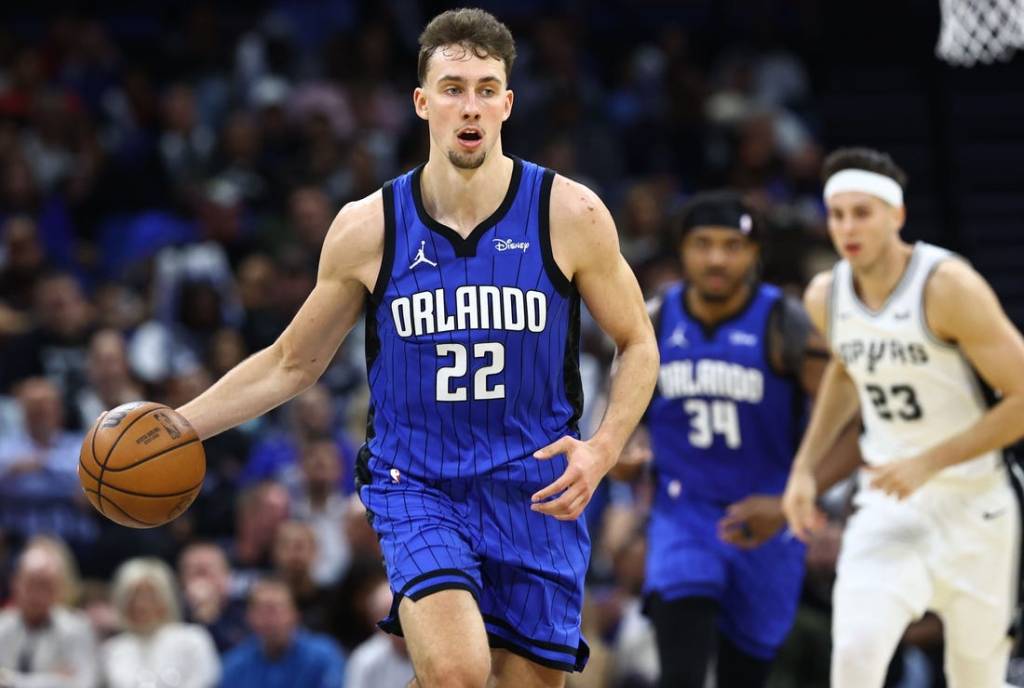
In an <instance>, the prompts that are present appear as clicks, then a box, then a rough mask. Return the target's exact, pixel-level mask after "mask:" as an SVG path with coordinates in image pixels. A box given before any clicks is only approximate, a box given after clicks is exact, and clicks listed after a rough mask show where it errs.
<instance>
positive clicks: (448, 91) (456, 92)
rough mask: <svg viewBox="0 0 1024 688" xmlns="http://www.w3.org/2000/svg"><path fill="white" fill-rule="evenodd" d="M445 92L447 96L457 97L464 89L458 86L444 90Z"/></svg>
mask: <svg viewBox="0 0 1024 688" xmlns="http://www.w3.org/2000/svg"><path fill="white" fill-rule="evenodd" d="M444 92H445V94H446V95H449V96H457V95H459V94H460V93H462V89H460V88H459V87H458V86H449V87H448V88H446V89H445V90H444Z"/></svg>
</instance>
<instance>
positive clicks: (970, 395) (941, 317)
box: [783, 148, 1024, 688]
mask: <svg viewBox="0 0 1024 688" xmlns="http://www.w3.org/2000/svg"><path fill="white" fill-rule="evenodd" d="M824 177H825V179H826V180H827V181H826V184H825V203H826V205H827V206H828V226H829V232H830V234H831V235H832V241H833V242H834V243H835V247H836V249H837V250H838V251H839V253H840V255H841V257H842V260H841V261H840V262H839V263H837V264H836V266H835V267H834V268H833V269H832V270H831V271H830V272H827V273H822V274H820V275H818V276H817V277H816V278H815V279H814V280H813V281H812V283H811V284H810V286H809V287H808V288H807V292H806V294H805V296H804V300H805V304H806V306H807V310H808V312H809V314H810V316H811V318H812V320H813V321H814V323H815V324H816V325H817V327H818V329H820V330H821V331H822V332H825V333H827V337H828V340H829V344H830V346H831V348H832V350H833V352H834V353H835V358H833V359H832V362H831V363H830V364H829V366H828V369H827V370H826V372H825V376H824V378H823V380H822V386H821V391H820V392H819V394H818V399H817V402H816V404H815V408H814V412H813V415H812V418H811V422H810V425H809V427H808V429H807V433H806V435H805V436H804V439H803V441H802V443H801V445H800V449H799V451H798V452H797V456H796V459H795V461H794V464H793V470H792V474H791V476H790V478H789V483H788V485H787V487H786V493H785V496H784V499H783V505H784V509H785V512H786V516H787V518H788V519H789V523H790V527H791V528H792V529H793V531H794V533H796V534H797V535H798V536H800V537H805V536H806V535H807V533H808V532H809V531H811V530H813V529H814V528H816V527H817V526H818V525H820V516H819V515H818V514H817V513H816V511H815V508H814V499H815V495H816V489H815V485H814V481H813V480H812V479H811V474H812V472H813V471H814V470H815V466H816V465H817V464H818V462H819V461H820V460H821V457H822V450H823V448H825V447H827V446H829V445H830V443H831V440H832V438H833V437H834V436H835V434H836V432H838V430H839V428H840V427H842V426H843V424H845V423H846V422H847V420H848V419H850V418H851V417H854V416H855V415H856V414H857V413H858V410H859V412H860V415H861V418H862V419H863V423H864V433H863V435H862V437H861V452H862V454H863V456H864V459H865V461H866V463H867V464H868V466H869V467H868V468H867V469H866V470H864V471H862V472H861V476H860V491H859V493H858V495H857V497H856V502H855V504H856V506H857V507H858V510H857V512H856V513H855V514H854V515H853V517H852V518H851V519H850V521H849V523H848V525H847V528H846V532H845V534H844V536H843V543H842V549H841V552H840V557H839V563H838V567H837V568H838V571H837V582H836V586H835V589H834V593H833V605H834V616H833V624H832V633H833V654H832V685H833V686H834V687H835V688H873V687H876V686H881V685H882V682H883V680H884V677H885V672H886V667H887V665H888V664H889V660H890V657H891V655H892V654H893V651H894V649H895V647H896V645H897V643H898V642H899V640H900V637H901V636H902V635H903V631H904V629H905V628H906V627H907V625H908V624H909V623H910V622H912V621H913V620H914V619H916V618H918V617H920V616H921V615H922V614H923V613H924V612H925V611H926V610H929V609H931V610H934V611H935V612H936V613H937V614H938V615H939V616H940V617H941V618H942V621H943V625H944V629H945V639H946V645H945V657H946V659H945V663H946V666H945V670H946V676H947V680H948V683H949V685H950V686H951V688H995V687H996V686H999V687H1001V686H1003V678H1004V676H1005V672H1006V664H1007V658H1008V654H1009V650H1010V639H1009V634H1010V633H1013V632H1015V631H1016V630H1017V629H1016V628H1015V618H1016V617H1015V606H1016V604H1017V570H1018V559H1019V554H1018V551H1019V547H1020V544H1019V539H1020V509H1019V506H1018V502H1017V500H1016V499H1015V498H1014V489H1012V488H1013V485H1012V484H1011V482H1010V479H1013V478H1015V476H1016V473H1017V471H1018V469H1017V468H1016V467H1014V466H1013V465H1012V464H1010V463H1008V462H1004V460H1003V459H1004V457H1003V448H1004V447H1006V446H1008V445H1010V444H1012V443H1013V442H1014V441H1016V440H1017V439H1018V438H1020V437H1021V435H1022V434H1024V423H1022V422H1021V419H1022V418H1024V341H1022V339H1021V335H1020V333H1019V332H1018V331H1017V330H1016V329H1015V328H1014V327H1013V325H1012V324H1011V323H1010V321H1009V320H1008V319H1007V317H1006V315H1005V314H1004V313H1003V310H1002V308H1001V307H1000V305H999V302H998V300H997V299H996V296H995V294H994V293H993V292H992V289H991V288H990V287H989V286H988V284H987V283H986V282H985V280H984V279H982V278H981V277H980V276H979V275H978V273H976V272H975V271H974V270H973V269H971V267H970V266H969V265H968V264H967V263H966V262H964V261H963V260H961V259H959V258H958V257H957V256H955V255H953V254H951V253H950V252H948V251H945V250H943V249H941V248H937V247H935V246H930V245H928V244H924V243H917V244H915V245H909V244H907V243H905V242H904V241H902V240H901V239H900V236H899V231H900V228H901V227H902V226H903V222H904V218H905V214H906V210H905V208H904V205H903V187H904V186H905V184H906V175H905V174H904V172H903V170H901V169H900V168H899V167H898V166H897V165H896V164H895V163H894V162H893V161H892V159H891V158H890V157H889V156H888V155H886V154H884V153H880V152H878V151H874V150H868V149H856V148H854V149H842V150H839V151H836V152H835V153H833V154H832V155H831V156H829V158H828V159H827V160H826V161H825V170H824ZM992 389H994V390H997V393H996V394H995V395H988V394H987V393H986V390H992ZM1008 467H1009V468H1010V469H1011V470H1010V471H1009V472H1008V470H1007V469H1008ZM1018 494H1019V492H1018Z"/></svg>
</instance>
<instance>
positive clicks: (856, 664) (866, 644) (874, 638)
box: [832, 626, 895, 688]
mask: <svg viewBox="0 0 1024 688" xmlns="http://www.w3.org/2000/svg"><path fill="white" fill-rule="evenodd" d="M879 636H880V634H879V633H877V631H876V629H872V628H870V627H868V626H850V627H847V628H843V629H841V630H840V632H838V633H836V634H835V635H834V638H833V641H832V667H833V677H835V679H836V680H837V681H839V683H837V685H838V686H840V688H841V687H842V686H868V685H872V681H874V677H879V678H878V680H881V678H884V676H885V672H886V668H887V667H888V666H889V662H890V661H891V659H892V653H893V651H894V650H895V648H894V647H890V645H889V643H886V642H881V641H880V640H879Z"/></svg>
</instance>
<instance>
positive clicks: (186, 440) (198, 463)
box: [78, 401, 206, 528]
mask: <svg viewBox="0 0 1024 688" xmlns="http://www.w3.org/2000/svg"><path fill="white" fill-rule="evenodd" d="M205 475H206V454H205V452H204V451H203V445H202V442H200V441H199V436H198V435H196V431H195V430H194V429H193V428H192V426H191V425H189V423H188V421H187V420H185V419H184V418H183V417H182V416H181V415H180V414H178V413H177V412H176V411H175V410H174V409H172V408H170V407H168V406H164V405H163V404H157V403H155V402H152V401H137V402H132V403H129V404H122V405H121V406H118V407H117V408H114V409H111V410H110V411H107V412H105V413H104V414H103V415H101V416H100V417H99V418H97V419H96V422H95V423H94V424H93V426H92V429H91V430H89V433H88V434H87V435H86V436H85V440H84V441H83V442H82V451H81V453H80V455H79V461H78V479H79V481H80V482H81V484H82V490H83V491H85V494H86V496H87V497H88V498H89V501H90V502H92V505H93V506H94V507H96V509H97V510H99V512H100V513H101V514H103V515H104V516H106V517H107V518H109V519H110V520H111V521H114V522H115V523H119V524H121V525H123V526H128V527H129V528H153V527H156V526H160V525H163V524H165V523H168V522H169V521H173V520H174V519H175V518H177V517H178V516H180V515H181V514H182V513H184V511H185V509H187V508H188V507H189V505H190V504H192V501H193V500H194V499H195V498H196V495H197V494H199V490H200V489H201V488H202V486H203V477H204V476H205Z"/></svg>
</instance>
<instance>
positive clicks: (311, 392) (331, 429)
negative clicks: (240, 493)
mask: <svg viewBox="0 0 1024 688" xmlns="http://www.w3.org/2000/svg"><path fill="white" fill-rule="evenodd" d="M285 416H286V418H287V428H286V429H284V430H282V431H279V432H275V433H271V434H269V435H268V436H267V437H266V438H265V439H264V440H263V441H262V442H259V443H258V444H256V446H254V447H253V449H252V453H251V454H250V455H249V461H248V463H247V464H246V466H245V469H244V470H243V472H242V476H241V478H240V481H241V483H242V484H243V485H244V484H246V483H251V482H254V481H256V480H266V479H268V478H269V479H279V480H282V481H284V482H285V483H287V484H291V485H295V484H296V483H297V482H298V481H299V477H298V476H299V472H300V471H299V462H300V459H301V447H302V446H303V445H304V444H305V443H307V442H309V441H311V440H312V439H314V438H318V437H321V436H324V435H328V436H330V437H333V438H334V440H335V442H337V444H338V451H339V455H340V456H341V458H342V463H343V468H344V470H343V472H342V480H343V481H344V482H343V483H342V484H343V488H344V490H345V493H346V494H350V493H352V491H353V490H354V483H353V480H352V476H353V473H354V468H355V449H353V447H352V442H351V441H350V440H349V438H348V435H347V434H346V433H345V431H344V430H343V429H342V428H341V427H340V425H339V424H338V423H337V417H336V409H335V405H334V400H333V399H331V395H330V393H329V392H328V391H327V387H325V386H324V385H323V384H322V383H318V384H315V385H313V386H312V387H310V388H309V389H307V390H306V391H305V392H303V393H302V394H300V395H299V396H297V397H295V399H293V400H292V401H291V402H289V404H288V405H287V406H286V407H285Z"/></svg>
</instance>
